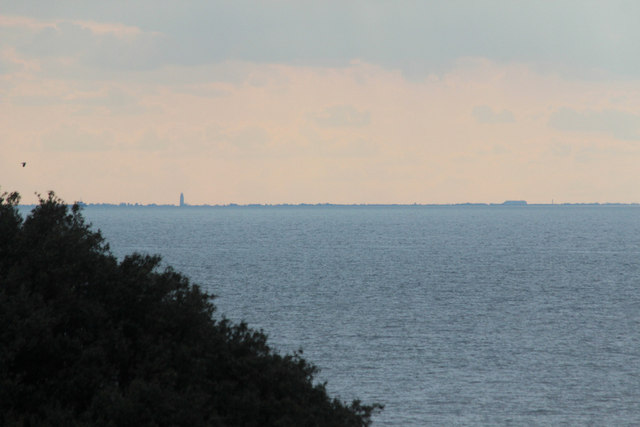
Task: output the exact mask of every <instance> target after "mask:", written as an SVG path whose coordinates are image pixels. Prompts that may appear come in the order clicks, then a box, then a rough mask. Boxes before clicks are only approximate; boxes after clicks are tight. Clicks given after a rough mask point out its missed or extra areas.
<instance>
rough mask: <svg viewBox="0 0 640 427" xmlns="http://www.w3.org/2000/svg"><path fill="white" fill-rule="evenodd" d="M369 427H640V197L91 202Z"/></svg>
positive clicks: (116, 231)
mask: <svg viewBox="0 0 640 427" xmlns="http://www.w3.org/2000/svg"><path fill="white" fill-rule="evenodd" d="M83 212H84V215H85V217H86V218H87V220H88V221H89V222H91V223H92V224H93V226H94V228H98V229H100V230H101V231H102V233H103V235H104V236H105V238H106V240H107V241H108V242H109V244H110V246H111V251H112V252H113V254H114V255H116V256H117V257H118V258H122V257H124V256H125V255H126V254H130V253H132V252H140V253H146V254H159V255H161V256H162V258H163V263H164V264H165V265H169V266H172V267H173V268H175V269H176V270H178V271H180V272H182V273H184V274H185V275H186V276H188V277H189V278H190V280H191V282H192V283H195V284H198V285H200V286H201V287H202V288H203V289H204V290H206V291H207V292H210V293H213V294H215V295H216V296H217V298H216V299H215V304H216V306H217V313H216V315H217V316H225V317H227V318H229V319H231V320H234V321H238V322H239V321H246V322H247V323H248V324H249V326H251V327H253V328H255V329H262V330H263V331H264V332H265V333H266V334H267V335H268V337H269V342H270V343H271V345H272V346H273V347H274V348H276V349H277V350H278V351H279V352H281V353H287V352H292V351H295V350H298V349H300V348H301V349H302V350H303V352H304V353H303V357H305V359H307V360H309V361H310V362H312V363H314V364H315V365H316V366H318V367H319V368H320V373H319V374H318V375H317V380H318V382H326V383H327V389H328V391H329V392H330V393H331V394H332V395H334V396H337V397H339V398H340V399H342V400H344V401H347V402H350V401H351V400H353V399H360V400H361V401H363V402H364V403H372V402H378V403H381V404H383V405H384V406H385V407H384V410H383V411H382V412H380V413H378V414H376V415H375V416H374V418H373V420H374V424H373V425H374V426H425V425H437V426H441V425H526V426H536V425H554V426H556V425H580V426H584V425H594V426H601V425H615V426H626V425H640V207H637V206H561V205H560V206H558V205H555V206H553V205H547V206H256V207H242V206H236V207H234V206H227V207H182V208H179V207H131V206H129V207H93V206H89V207H86V208H85V209H84V211H83Z"/></svg>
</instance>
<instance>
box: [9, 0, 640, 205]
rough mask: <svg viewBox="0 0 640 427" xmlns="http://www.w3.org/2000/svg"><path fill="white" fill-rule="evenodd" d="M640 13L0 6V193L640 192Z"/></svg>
mask: <svg viewBox="0 0 640 427" xmlns="http://www.w3.org/2000/svg"><path fill="white" fill-rule="evenodd" d="M638 16H640V2H637V1H617V0H613V1H606V2H605V1H590V0H580V1H573V0H562V1H544V0H542V1H536V2H533V1H519V0H486V1H473V0H466V1H464V0H451V1H429V0H422V1H403V0H398V1H390V0H386V1H382V0H367V1H361V0H353V1H350V0H340V1H334V0H323V1H307V0H254V1H245V0H229V1H204V0H203V1H196V0H185V1H180V2H177V1H173V0H171V1H169V0H153V1H150V0H140V1H136V2H130V1H121V0H114V1H108V2H106V1H80V0H73V1H71V0H57V1H55V2H50V1H30V0H24V1H20V2H16V1H13V0H11V1H9V0H0V192H1V191H19V192H20V193H21V194H22V196H23V199H22V200H23V203H33V202H35V201H36V200H37V198H36V196H35V193H36V192H38V193H42V194H45V193H46V192H47V191H49V190H54V191H55V192H56V193H57V194H58V195H59V196H60V197H62V198H63V199H65V200H66V201H68V202H72V201H77V200H82V201H84V202H87V203H100V202H106V203H120V202H126V203H143V204H147V203H158V204H177V203H178V201H179V195H180V193H181V192H183V193H184V195H185V201H186V202H187V203H190V204H227V203H239V204H247V203H464V202H484V203H500V202H502V201H504V200H512V199H517V200H527V201H528V202H529V203H551V202H552V201H555V203H562V202H571V203H579V202H625V203H629V202H640V185H639V183H640V166H639V165H640V55H638V46H640V25H637V23H638V19H637V18H638ZM21 162H27V165H26V167H22V165H21Z"/></svg>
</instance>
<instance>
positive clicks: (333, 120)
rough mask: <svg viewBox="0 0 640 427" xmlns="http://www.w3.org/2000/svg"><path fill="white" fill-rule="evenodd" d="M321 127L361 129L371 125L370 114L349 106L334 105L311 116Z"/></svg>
mask: <svg viewBox="0 0 640 427" xmlns="http://www.w3.org/2000/svg"><path fill="white" fill-rule="evenodd" d="M311 118H312V119H313V121H314V122H316V123H317V124H318V125H319V126H321V127H362V126H366V125H368V124H369V123H371V113H370V112H368V111H360V110H357V109H356V108H354V107H352V106H350V105H334V106H332V107H327V108H325V109H324V110H322V111H320V112H317V113H313V114H311Z"/></svg>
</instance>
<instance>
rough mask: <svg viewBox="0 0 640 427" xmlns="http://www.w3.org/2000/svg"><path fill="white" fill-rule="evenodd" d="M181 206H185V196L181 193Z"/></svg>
mask: <svg viewBox="0 0 640 427" xmlns="http://www.w3.org/2000/svg"><path fill="white" fill-rule="evenodd" d="M180 206H184V194H182V193H180Z"/></svg>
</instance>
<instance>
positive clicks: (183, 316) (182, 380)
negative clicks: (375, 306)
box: [0, 192, 381, 427]
mask: <svg viewBox="0 0 640 427" xmlns="http://www.w3.org/2000/svg"><path fill="white" fill-rule="evenodd" d="M19 200H20V196H19V195H18V194H17V193H11V194H8V193H3V194H1V195H0V425H24V426H28V425H114V426H129V425H130V426H141V425H155V426H190V427H194V426H205V425H206V426H294V425H295V426H366V425H369V424H370V423H371V415H372V413H373V412H374V411H376V410H378V409H380V408H381V406H380V405H377V404H373V405H362V404H361V403H360V402H359V401H357V400H356V401H353V402H352V403H350V404H345V403H343V402H342V401H340V400H338V399H336V398H332V397H330V396H329V395H328V394H327V392H326V389H325V385H324V384H317V383H315V384H314V375H315V374H316V372H317V369H316V368H315V367H314V366H313V365H312V364H310V363H308V362H307V361H306V360H305V359H303V357H302V354H301V352H298V353H294V354H287V355H284V356H283V355H280V354H279V353H277V352H275V351H274V350H273V349H272V348H270V347H269V345H268V344H267V338H266V336H265V335H264V334H263V333H262V332H261V331H255V330H253V329H250V328H249V327H247V325H246V324H244V323H240V324H234V323H232V322H230V321H228V320H226V319H224V318H220V319H216V318H215V317H214V312H215V306H214V305H213V303H212V299H213V297H212V296H211V295H209V294H207V293H205V292H203V291H202V290H201V289H200V288H199V287H198V286H196V285H192V284H190V283H189V280H188V279H187V278H186V277H185V276H183V275H181V274H180V273H178V272H176V271H174V270H172V269H171V268H166V269H164V270H162V271H160V269H159V262H160V258H159V257H157V256H146V255H140V254H133V255H130V256H127V257H126V258H125V259H124V260H122V261H121V262H118V260H117V259H116V258H115V257H114V256H113V255H112V254H111V252H110V251H109V247H108V245H107V244H106V243H105V241H104V239H103V237H102V236H101V234H100V232H99V231H93V230H91V228H90V227H89V225H88V224H86V223H85V221H84V218H83V216H82V215H81V212H80V208H79V206H78V205H77V204H75V205H73V206H72V207H71V208H69V207H68V206H67V205H66V204H64V203H63V202H62V201H61V200H60V199H58V198H57V197H56V196H55V195H54V193H53V192H50V193H49V194H48V197H46V198H43V197H40V203H39V205H38V206H36V207H35V208H34V209H33V211H32V212H31V213H30V214H29V215H28V216H27V217H26V219H24V220H23V218H22V217H21V215H20V214H19V212H18V209H17V204H18V202H19Z"/></svg>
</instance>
